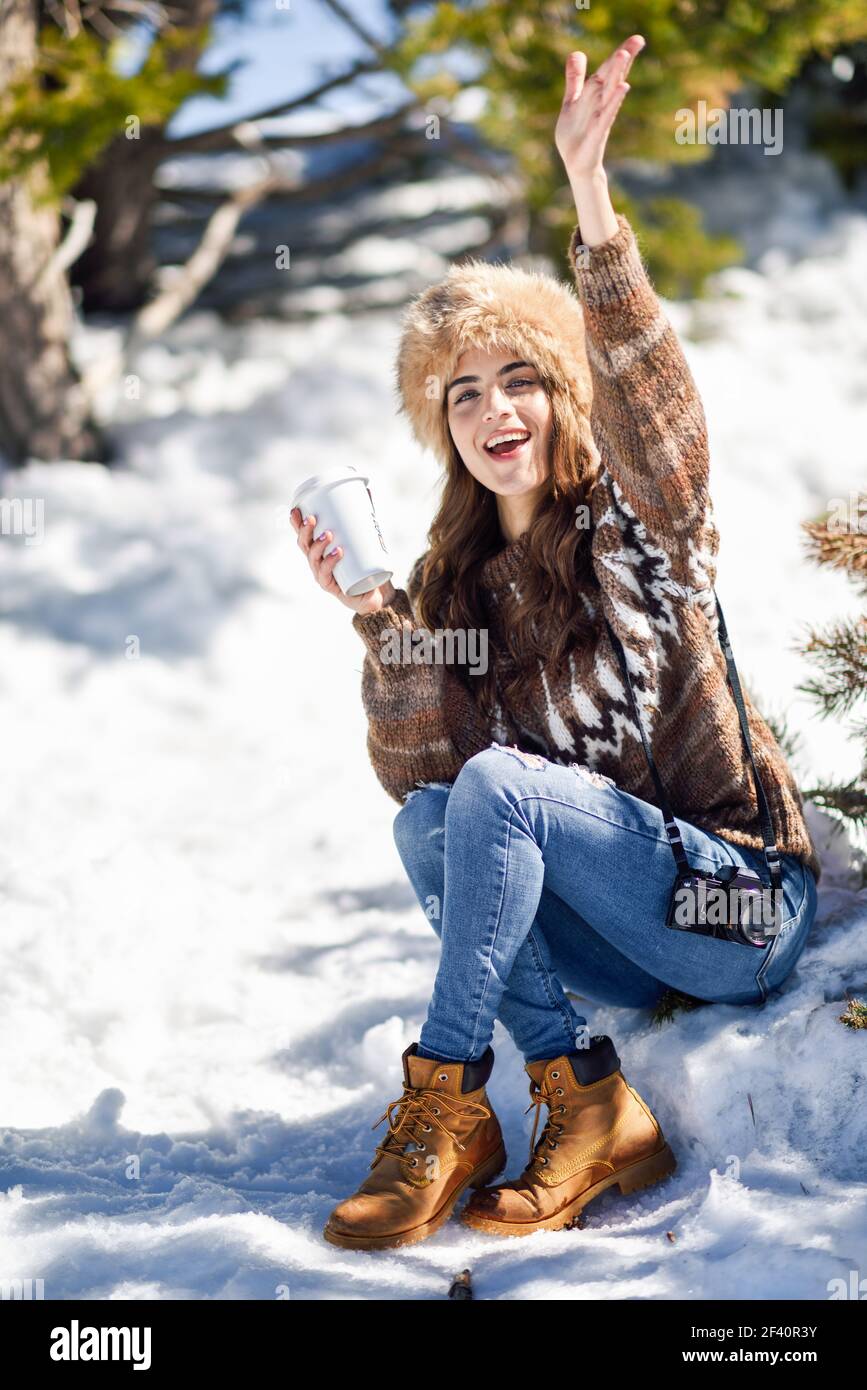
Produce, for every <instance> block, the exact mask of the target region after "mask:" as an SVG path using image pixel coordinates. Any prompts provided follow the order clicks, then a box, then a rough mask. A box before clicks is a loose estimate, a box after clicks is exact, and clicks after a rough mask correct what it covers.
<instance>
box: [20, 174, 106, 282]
mask: <svg viewBox="0 0 867 1390" xmlns="http://www.w3.org/2000/svg"><path fill="white" fill-rule="evenodd" d="M64 210H66V211H69V212H70V214H71V218H72V220H71V222H70V225H69V230H68V231H67V233H66V236H65V237H64V238H63V241H62V242H61V243H60V245H59V246H58V247H57V248H56V249H55V251H54V254H53V255H52V257H51V259H50V260H49V261H47V262H46V264H45V265H44V266H43V268H42V271H41V272H40V274H39V276H38V277H37V279H36V282H35V285H34V288H33V292H34V294H39V292H40V291H41V290H42V289H43V287H44V285H45V282H46V281H47V280H49V279H50V278H51V276H52V275H57V274H60V275H64V274H65V273H66V271H67V270H68V269H69V267H70V266H71V265H73V264H74V263H75V262H76V261H77V260H78V258H79V256H80V255H81V253H82V251H84V250H85V248H86V247H87V246H88V245H89V243H90V238H91V237H92V235H93V227H94V223H95V222H96V201H95V200H94V199H93V198H82V199H79V200H78V201H76V200H75V199H74V198H66V199H64Z"/></svg>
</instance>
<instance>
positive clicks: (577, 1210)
mask: <svg viewBox="0 0 867 1390" xmlns="http://www.w3.org/2000/svg"><path fill="white" fill-rule="evenodd" d="M676 1167H677V1159H676V1158H675V1156H674V1154H673V1153H672V1151H671V1149H670V1148H669V1146H668V1144H664V1145H663V1147H662V1148H661V1149H657V1151H656V1153H653V1154H649V1155H648V1157H647V1158H642V1159H640V1160H639V1161H638V1163H631V1164H630V1165H629V1167H628V1168H620V1169H619V1170H618V1171H617V1172H616V1173H609V1174H608V1176H607V1177H604V1178H602V1179H600V1181H599V1182H597V1183H594V1184H593V1186H592V1187H588V1189H587V1191H586V1192H582V1193H581V1194H580V1196H578V1197H576V1198H575V1199H574V1201H572V1202H570V1203H569V1205H568V1206H565V1207H563V1209H562V1210H561V1211H558V1212H556V1213H555V1215H554V1216H547V1217H545V1218H544V1219H543V1220H541V1221H497V1220H495V1219H493V1218H491V1217H487V1216H480V1215H476V1214H475V1213H474V1212H472V1211H470V1210H469V1209H468V1208H467V1207H465V1208H464V1210H463V1211H462V1212H461V1220H462V1221H463V1222H464V1224H465V1225H467V1226H471V1227H472V1228H473V1230H474V1231H485V1232H486V1233H487V1234H488V1235H498V1236H531V1235H532V1234H533V1232H534V1231H560V1230H564V1229H565V1228H566V1227H567V1226H571V1225H573V1223H574V1222H575V1221H576V1220H577V1218H578V1217H579V1216H580V1215H581V1212H582V1211H583V1210H584V1208H585V1207H586V1206H587V1203H588V1202H592V1201H593V1198H594V1197H598V1196H600V1194H601V1193H602V1192H604V1191H605V1189H606V1188H608V1187H615V1186H616V1187H619V1188H620V1191H621V1192H622V1193H623V1194H624V1195H628V1194H629V1193H631V1192H639V1191H640V1190H641V1188H643V1187H652V1186H653V1184H654V1183H657V1182H662V1180H663V1179H664V1178H668V1177H670V1176H671V1174H672V1173H673V1172H674V1170H675V1168H676Z"/></svg>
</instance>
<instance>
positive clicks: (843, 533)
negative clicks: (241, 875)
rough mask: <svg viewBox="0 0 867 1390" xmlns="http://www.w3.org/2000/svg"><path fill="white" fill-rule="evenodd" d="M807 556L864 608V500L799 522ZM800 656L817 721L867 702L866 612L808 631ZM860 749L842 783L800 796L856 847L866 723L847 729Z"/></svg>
mask: <svg viewBox="0 0 867 1390" xmlns="http://www.w3.org/2000/svg"><path fill="white" fill-rule="evenodd" d="M802 529H803V530H804V532H805V533H806V536H807V553H808V555H809V557H810V558H811V559H813V560H814V561H815V562H816V563H817V564H820V565H825V566H827V567H828V568H829V569H837V570H842V571H843V572H844V573H845V574H846V575H848V576H849V578H850V579H851V580H852V583H853V584H854V586H855V589H856V591H857V593H858V595H859V598H863V599H864V600H865V607H867V494H859V495H858V496H857V498H856V497H855V495H854V494H853V496H852V498H851V499H850V503H849V505H848V506H846V507H842V508H839V509H838V510H837V511H832V512H830V513H828V514H826V515H825V516H824V517H823V518H822V519H821V520H819V521H808V522H804V523H803V526H802ZM800 650H801V651H802V652H803V653H804V654H805V655H806V656H809V657H811V658H812V661H813V663H814V665H815V666H816V668H817V674H816V675H815V676H814V677H813V678H811V679H810V680H807V681H805V682H803V683H802V684H801V685H799V686H798V689H799V690H802V691H803V692H804V693H805V694H806V695H809V696H810V697H811V698H812V699H813V700H814V701H815V702H816V705H817V706H818V711H819V716H820V718H822V719H826V718H830V717H833V718H841V717H848V716H850V715H852V714H853V712H854V711H856V710H859V709H860V706H861V705H862V703H864V702H865V701H867V612H865V613H862V614H859V615H858V616H857V617H855V618H852V619H844V620H841V621H837V622H833V623H830V624H828V625H826V626H825V627H824V628H822V629H817V628H810V629H809V630H808V635H807V639H806V641H805V643H804V644H803V645H801V647H800ZM850 728H851V733H852V737H853V740H854V742H855V744H856V746H858V747H859V749H860V759H859V760H860V767H859V768H858V771H857V772H856V773H855V774H854V776H853V777H851V778H850V779H849V780H848V781H845V782H830V783H822V784H820V785H819V786H816V787H812V788H810V789H809V790H805V791H804V797H805V799H806V800H809V801H812V802H814V803H815V804H816V805H817V806H820V807H821V808H822V810H824V811H827V812H828V813H829V814H830V815H831V816H833V817H834V818H835V819H837V820H839V821H841V822H842V823H843V824H844V825H845V826H846V828H847V829H848V830H850V831H853V832H854V838H855V840H856V842H857V841H860V842H861V843H862V844H863V843H864V841H865V838H867V717H864V718H860V717H859V718H857V719H855V720H853V722H852V724H851V725H850Z"/></svg>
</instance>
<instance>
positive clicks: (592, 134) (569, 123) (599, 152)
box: [554, 34, 644, 186]
mask: <svg viewBox="0 0 867 1390" xmlns="http://www.w3.org/2000/svg"><path fill="white" fill-rule="evenodd" d="M643 47H644V39H643V38H642V37H641V35H640V34H632V35H631V37H630V38H628V39H627V40H626V42H625V43H622V44H621V45H620V47H619V48H616V49H615V51H614V52H613V53H612V54H611V56H610V57H609V58H606V59H605V62H604V63H601V64H600V66H599V67H598V68H597V70H596V72H594V73H593V75H592V77H587V76H586V74H587V54H586V53H581V52H576V53H570V54H569V57H568V58H567V59H566V89H565V93H564V96H563V105H562V106H561V108H560V115H559V117H558V119H557V126H556V129H555V131H554V142H555V144H556V146H557V149H558V150H559V151H560V157H561V159H562V160H563V163H564V164H565V166H566V172H567V173H568V175H569V180H570V182H571V183H572V184H573V186H574V185H575V183H577V182H580V181H581V180H583V179H587V178H592V177H593V176H595V175H597V174H599V173H601V172H602V167H603V166H602V160H603V157H604V154H605V145H606V142H607V140H608V132H609V131H610V130H611V127H612V125H613V124H614V118H615V116H616V115H617V112H618V111H619V110H620V105H621V103H622V101H623V98H624V97H625V96H626V93H627V92H628V91H629V83H628V82H627V81H626V80H625V79H626V75H627V73H628V72H629V69H630V68H631V66H632V61H633V59H634V58H635V57H636V56H637V55H638V54H639V53H640V52H641V50H642V48H643Z"/></svg>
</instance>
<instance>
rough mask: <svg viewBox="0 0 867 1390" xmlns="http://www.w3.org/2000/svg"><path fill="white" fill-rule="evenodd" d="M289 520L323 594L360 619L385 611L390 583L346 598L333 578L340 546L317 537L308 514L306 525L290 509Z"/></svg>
mask: <svg viewBox="0 0 867 1390" xmlns="http://www.w3.org/2000/svg"><path fill="white" fill-rule="evenodd" d="M289 517H290V520H291V522H292V525H293V527H294V528H295V533H296V535H297V537H298V546H299V549H300V550H302V551H303V552H304V554H305V555H306V556H307V562H308V564H309V565H310V568H311V570H312V571H313V578H314V579H315V580H316V583H317V584H318V585H319V587H320V589H324V590H325V592H326V594H333V595H334V597H335V598H336V599H339V600H340V602H341V603H342V604H343V606H344V608H351V609H352V611H353V612H354V613H360V614H362V616H363V615H365V614H367V613H378V612H379V610H380V609H381V608H385V607H386V606H387V605H388V604H389V603H391V601H392V600H393V598H394V593H395V589H394V585H393V584H392V582H391V580H390V579H389V580H388V581H387V582H386V583H385V584H380V585H379V587H378V588H376V589H371V590H370V591H369V593H366V594H359V595H358V596H357V597H355V598H351V597H350V596H349V595H348V594H345V593H344V592H343V590H342V589H341V587H340V585H339V584H338V582H337V580H336V579H335V578H334V566H335V565H336V564H337V562H338V560H339V559H340V557H341V555H342V554H343V551H342V549H341V547H340V546H339V545H334V537H333V536H332V534H331V532H330V531H324V532H320V534H319V535H318V536H317V535H316V517H315V516H313V515H312V514H311V515H310V516H308V517H307V519H306V520H305V521H302V519H301V510H300V508H299V507H293V508H292V510H291V512H290V513H289ZM326 552H328V553H326Z"/></svg>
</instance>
